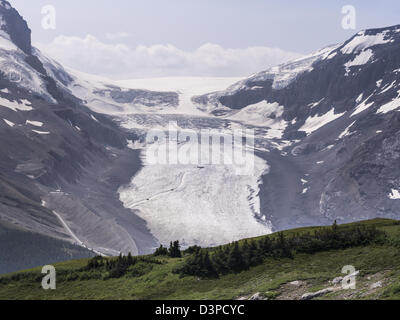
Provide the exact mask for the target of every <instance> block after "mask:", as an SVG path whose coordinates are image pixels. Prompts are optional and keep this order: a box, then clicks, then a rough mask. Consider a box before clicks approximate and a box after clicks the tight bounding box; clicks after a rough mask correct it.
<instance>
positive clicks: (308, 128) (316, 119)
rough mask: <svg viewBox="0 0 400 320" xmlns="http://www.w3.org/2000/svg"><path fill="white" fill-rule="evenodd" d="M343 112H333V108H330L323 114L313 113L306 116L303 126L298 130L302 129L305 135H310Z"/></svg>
mask: <svg viewBox="0 0 400 320" xmlns="http://www.w3.org/2000/svg"><path fill="white" fill-rule="evenodd" d="M344 114H345V112H343V113H338V114H335V109H334V108H332V109H331V110H330V111H329V112H327V113H325V114H323V115H318V114H316V115H314V116H310V117H308V118H307V120H306V122H305V123H304V124H303V126H302V127H301V128H300V129H299V131H304V132H306V133H307V135H310V134H311V133H313V132H314V131H316V130H318V129H319V128H321V127H323V126H325V125H326V124H328V123H330V122H332V121H334V120H336V119H338V118H340V117H341V116H343V115H344Z"/></svg>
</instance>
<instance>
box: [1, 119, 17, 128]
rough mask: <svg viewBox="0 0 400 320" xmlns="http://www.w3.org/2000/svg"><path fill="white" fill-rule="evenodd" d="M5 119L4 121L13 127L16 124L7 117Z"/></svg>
mask: <svg viewBox="0 0 400 320" xmlns="http://www.w3.org/2000/svg"><path fill="white" fill-rule="evenodd" d="M3 120H4V122H5V123H7V124H8V125H9V126H10V127H11V128H12V127H14V126H15V123H14V122H11V121H9V120H7V119H3Z"/></svg>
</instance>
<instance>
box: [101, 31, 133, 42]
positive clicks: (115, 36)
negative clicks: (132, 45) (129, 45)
mask: <svg viewBox="0 0 400 320" xmlns="http://www.w3.org/2000/svg"><path fill="white" fill-rule="evenodd" d="M105 36H106V39H108V40H120V39H124V38H129V37H130V36H131V35H130V34H129V33H128V32H115V33H106V34H105Z"/></svg>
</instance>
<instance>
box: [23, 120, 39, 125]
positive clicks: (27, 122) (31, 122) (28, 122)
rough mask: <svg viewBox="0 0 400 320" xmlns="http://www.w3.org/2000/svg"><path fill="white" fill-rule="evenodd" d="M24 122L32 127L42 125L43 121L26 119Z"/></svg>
mask: <svg viewBox="0 0 400 320" xmlns="http://www.w3.org/2000/svg"><path fill="white" fill-rule="evenodd" d="M25 123H26V124H30V125H32V126H34V127H42V126H43V122H40V121H31V120H26V122H25Z"/></svg>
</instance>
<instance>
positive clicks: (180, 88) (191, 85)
mask: <svg viewBox="0 0 400 320" xmlns="http://www.w3.org/2000/svg"><path fill="white" fill-rule="evenodd" d="M240 79H241V78H234V77H227V78H216V77H213V78H212V77H169V78H168V77H166V78H149V79H131V80H122V81H117V82H116V84H118V85H120V86H121V87H123V88H131V89H145V90H151V91H162V92H177V93H178V94H179V106H178V108H176V109H173V110H163V111H162V113H165V114H185V115H198V116H208V115H207V114H206V113H204V112H201V111H200V110H199V109H198V108H197V107H196V106H195V104H194V103H193V102H192V98H193V97H194V96H199V95H202V94H206V93H210V92H214V91H220V90H224V89H226V88H227V87H228V86H230V85H231V84H232V83H235V82H237V81H239V80H240Z"/></svg>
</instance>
